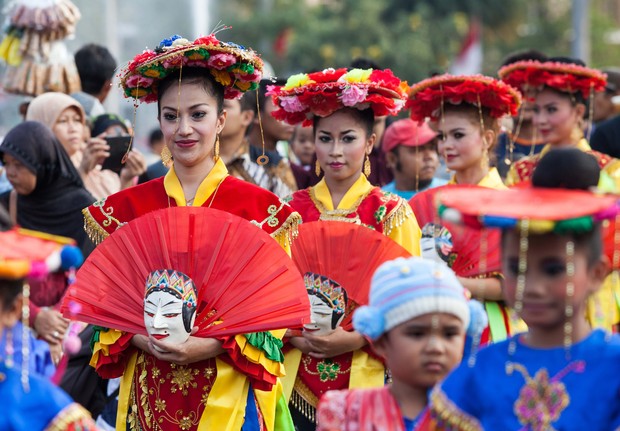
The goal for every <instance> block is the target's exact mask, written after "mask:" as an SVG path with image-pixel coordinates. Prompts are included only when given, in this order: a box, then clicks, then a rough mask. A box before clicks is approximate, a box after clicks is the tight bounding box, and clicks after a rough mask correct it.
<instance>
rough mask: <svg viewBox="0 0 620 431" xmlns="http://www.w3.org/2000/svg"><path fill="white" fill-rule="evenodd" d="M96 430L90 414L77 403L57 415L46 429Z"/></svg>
mask: <svg viewBox="0 0 620 431" xmlns="http://www.w3.org/2000/svg"><path fill="white" fill-rule="evenodd" d="M69 430H76V431H77V430H80V431H90V430H93V431H94V430H96V428H95V424H94V422H93V420H92V418H91V417H90V414H89V413H88V412H87V411H86V410H85V409H84V407H82V406H81V405H79V404H77V403H72V404H69V405H68V406H67V407H65V408H64V409H62V410H61V411H60V413H58V414H57V415H56V417H55V418H54V420H53V421H52V423H51V424H50V425H49V426H48V427H47V428H45V430H44V431H69Z"/></svg>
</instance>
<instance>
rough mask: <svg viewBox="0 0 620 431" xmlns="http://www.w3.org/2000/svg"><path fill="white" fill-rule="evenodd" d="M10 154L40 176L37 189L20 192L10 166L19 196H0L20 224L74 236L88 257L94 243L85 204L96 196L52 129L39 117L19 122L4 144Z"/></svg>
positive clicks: (1, 149)
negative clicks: (88, 231)
mask: <svg viewBox="0 0 620 431" xmlns="http://www.w3.org/2000/svg"><path fill="white" fill-rule="evenodd" d="M7 155H8V156H10V157H11V158H12V159H14V160H17V162H18V163H20V164H21V165H22V166H23V167H25V168H26V169H28V171H30V172H31V173H33V174H34V175H35V176H36V184H35V186H34V189H33V190H32V191H31V192H30V193H28V194H20V193H19V191H20V190H19V189H18V187H15V184H13V181H15V177H14V175H12V173H11V169H8V168H7V178H8V179H9V181H10V182H11V184H13V186H14V188H15V189H16V191H17V193H15V191H14V192H13V193H14V194H16V195H17V198H16V199H14V198H13V199H11V198H10V193H11V192H9V193H6V194H4V195H3V196H2V197H1V199H0V200H1V201H2V203H3V204H5V207H6V208H7V209H8V210H9V212H10V213H11V214H16V221H17V224H18V225H19V226H21V227H23V228H26V229H33V230H38V231H41V232H46V233H50V234H54V235H62V236H66V237H69V238H73V239H74V240H75V241H76V243H77V245H78V246H79V247H80V249H81V250H82V253H83V254H84V257H86V256H87V255H88V254H89V253H90V252H91V251H92V249H93V244H92V243H91V241H90V240H89V239H88V237H87V235H86V233H85V232H84V228H83V216H82V208H85V207H87V206H89V205H90V204H92V203H93V202H94V201H95V199H94V198H93V197H92V196H91V195H90V193H88V192H87V191H86V189H85V188H84V184H83V183H82V180H81V179H80V175H79V174H78V172H77V171H76V169H75V167H74V166H73V163H71V160H70V159H69V156H68V155H67V153H66V152H65V150H64V149H63V147H62V146H61V145H60V143H59V142H58V140H57V139H56V138H55V137H54V134H53V133H52V131H51V130H50V129H48V128H47V126H45V125H44V124H42V123H38V122H36V121H26V122H24V123H21V124H19V125H17V126H16V127H14V128H13V129H11V130H10V131H9V133H8V134H7V135H6V137H5V138H4V141H3V142H2V145H0V158H1V159H2V161H3V162H5V159H6V158H7V157H6V156H7ZM12 178H13V181H11V179H12ZM10 201H12V202H10ZM9 202H10V203H9ZM13 204H15V207H14V208H13Z"/></svg>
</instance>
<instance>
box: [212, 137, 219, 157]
mask: <svg viewBox="0 0 620 431" xmlns="http://www.w3.org/2000/svg"><path fill="white" fill-rule="evenodd" d="M219 158H220V135H219V134H217V135H215V148H214V149H213V160H214V161H216V162H217V161H218V159H219Z"/></svg>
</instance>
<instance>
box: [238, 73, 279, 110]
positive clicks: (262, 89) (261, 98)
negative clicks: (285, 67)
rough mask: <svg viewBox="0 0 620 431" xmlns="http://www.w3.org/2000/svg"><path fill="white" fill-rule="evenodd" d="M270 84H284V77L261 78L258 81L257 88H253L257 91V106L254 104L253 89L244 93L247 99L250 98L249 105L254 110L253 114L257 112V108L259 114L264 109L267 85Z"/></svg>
mask: <svg viewBox="0 0 620 431" xmlns="http://www.w3.org/2000/svg"><path fill="white" fill-rule="evenodd" d="M271 85H278V86H284V85H286V79H280V78H278V79H261V80H260V82H259V83H258V89H257V90H255V91H256V92H258V106H257V105H256V98H257V96H256V93H255V92H254V91H248V92H247V93H246V94H247V97H248V101H249V100H252V105H251V106H252V109H253V110H254V114H258V110H259V109H260V113H261V114H262V113H263V112H264V111H265V101H266V100H267V87H269V86H271ZM248 106H249V104H248Z"/></svg>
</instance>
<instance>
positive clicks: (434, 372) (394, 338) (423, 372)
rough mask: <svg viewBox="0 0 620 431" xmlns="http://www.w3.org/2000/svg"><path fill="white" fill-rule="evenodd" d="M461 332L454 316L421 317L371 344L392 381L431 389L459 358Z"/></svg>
mask: <svg viewBox="0 0 620 431" xmlns="http://www.w3.org/2000/svg"><path fill="white" fill-rule="evenodd" d="M464 343H465V329H464V328H463V322H462V321H461V320H460V319H459V318H458V317H456V316H454V315H452V314H446V313H435V314H425V315H423V316H419V317H416V318H414V319H411V320H408V321H406V322H405V323H402V324H400V325H398V326H396V327H394V328H392V329H391V330H389V331H388V332H387V333H386V334H385V335H383V336H382V337H381V338H380V339H379V340H377V342H375V343H374V344H373V347H374V348H375V350H376V351H377V352H378V353H379V354H380V355H381V356H383V357H384V358H385V362H386V365H387V367H388V368H389V369H390V370H391V372H392V378H393V379H394V381H398V382H400V383H403V384H405V385H408V386H415V387H418V388H431V387H433V386H434V385H435V384H436V383H437V382H439V381H440V380H441V379H443V378H444V377H445V376H446V375H447V374H448V373H449V372H450V371H451V370H452V369H453V368H454V367H456V366H457V365H458V364H459V362H460V361H461V358H462V357H463V348H464Z"/></svg>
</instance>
